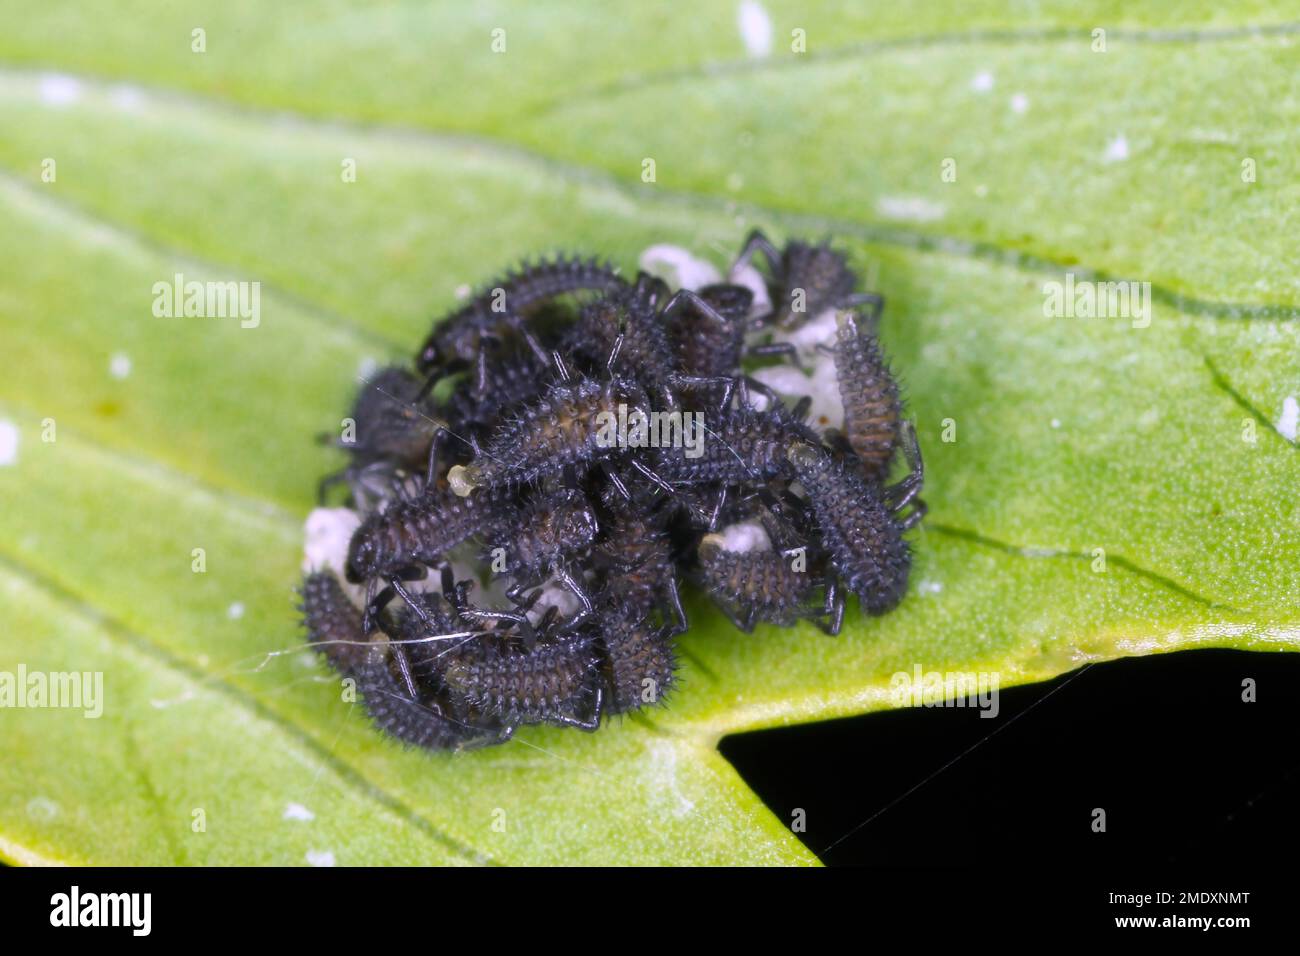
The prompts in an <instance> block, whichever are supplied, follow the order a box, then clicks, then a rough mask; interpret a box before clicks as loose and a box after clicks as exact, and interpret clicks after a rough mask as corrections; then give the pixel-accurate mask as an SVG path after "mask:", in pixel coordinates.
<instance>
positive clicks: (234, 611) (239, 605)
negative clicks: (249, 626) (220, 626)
mask: <svg viewBox="0 0 1300 956" xmlns="http://www.w3.org/2000/svg"><path fill="white" fill-rule="evenodd" d="M243 616H244V602H243V601H236V602H235V603H233V604H231V605H230V607H228V608H226V617H228V618H230V619H231V620H232V621H238V620H239V619H240V618H241V617H243Z"/></svg>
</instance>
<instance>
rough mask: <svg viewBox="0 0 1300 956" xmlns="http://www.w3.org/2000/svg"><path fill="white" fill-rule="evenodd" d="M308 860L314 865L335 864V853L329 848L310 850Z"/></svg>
mask: <svg viewBox="0 0 1300 956" xmlns="http://www.w3.org/2000/svg"><path fill="white" fill-rule="evenodd" d="M307 862H308V863H310V864H311V865H312V866H333V865H334V854H333V853H331V852H330V851H329V850H308V851H307Z"/></svg>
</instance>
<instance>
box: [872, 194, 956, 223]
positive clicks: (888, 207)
mask: <svg viewBox="0 0 1300 956" xmlns="http://www.w3.org/2000/svg"><path fill="white" fill-rule="evenodd" d="M876 211H877V212H878V213H880V215H882V216H884V217H886V218H887V219H906V220H908V221H909V222H934V221H935V220H936V219H942V218H943V217H944V216H945V215H947V214H948V210H947V208H946V207H945V206H944V205H943V203H937V202H932V201H931V200H929V199H922V198H921V197H919V196H881V197H880V199H878V200H877V201H876Z"/></svg>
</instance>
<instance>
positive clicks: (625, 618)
mask: <svg viewBox="0 0 1300 956" xmlns="http://www.w3.org/2000/svg"><path fill="white" fill-rule="evenodd" d="M859 284H860V283H859V279H858V275H857V273H856V272H855V271H854V270H853V268H852V267H851V266H850V264H849V260H848V258H847V256H846V255H845V254H844V253H842V252H841V251H840V250H838V249H836V248H834V247H832V246H831V245H830V244H829V243H815V242H805V241H800V240H792V241H790V242H788V243H787V244H786V245H785V246H784V247H778V246H777V245H775V244H773V243H772V242H771V241H770V240H768V239H767V237H766V236H764V235H763V234H762V233H758V232H755V233H753V234H751V235H750V236H749V237H748V239H747V240H746V241H745V243H744V246H743V248H742V250H741V252H740V254H739V256H738V257H737V259H736V261H735V262H734V263H733V265H732V268H731V272H730V273H729V276H728V278H727V279H726V280H725V281H722V282H715V283H713V284H711V285H706V286H703V287H701V288H699V289H674V288H672V287H671V286H670V285H669V284H668V282H666V281H665V280H664V279H662V278H658V277H655V276H652V275H649V274H647V273H645V272H642V273H639V274H638V275H636V276H634V277H632V278H625V277H624V276H623V275H622V274H620V273H619V271H618V270H617V269H616V268H614V267H613V266H611V265H607V264H606V263H605V262H604V261H602V260H600V259H597V258H581V257H575V258H566V257H559V258H554V259H543V260H540V261H538V262H536V263H533V264H525V265H524V266H523V267H521V268H519V269H516V270H514V271H511V272H508V273H507V274H505V275H504V276H502V277H499V278H498V279H496V280H495V281H491V282H488V283H485V284H483V285H482V286H481V287H480V292H478V293H476V294H474V295H473V296H472V297H470V298H469V299H468V301H466V302H465V303H464V304H463V305H461V306H459V307H457V308H456V309H454V310H453V311H452V312H451V313H449V314H448V315H446V316H444V317H443V318H442V319H441V320H439V321H438V322H436V323H435V324H434V327H433V331H432V332H430V333H429V335H428V336H427V338H426V339H425V341H424V342H423V343H422V344H421V345H420V346H419V348H418V350H417V352H416V354H415V356H414V358H413V360H412V361H411V363H410V365H409V366H407V365H393V366H390V367H388V368H384V369H382V370H381V371H379V372H377V373H375V374H373V375H372V376H370V377H369V378H368V379H367V380H366V381H365V382H363V383H362V385H361V387H360V389H359V391H358V394H357V397H356V400H355V402H354V403H353V407H352V409H351V413H350V415H349V420H350V421H351V422H352V423H353V425H354V433H353V434H351V435H345V436H344V437H343V438H342V440H341V441H338V442H337V443H338V444H340V445H341V447H343V448H344V449H345V450H346V452H347V454H348V456H349V461H348V463H347V465H346V466H344V467H343V468H341V470H340V471H338V472H337V473H336V474H335V475H333V476H330V477H329V478H328V479H326V481H325V482H324V483H323V485H322V494H326V493H328V492H329V490H330V489H331V488H333V487H334V486H339V485H341V486H343V487H345V488H346V489H347V492H348V499H347V502H346V503H347V505H348V507H349V508H350V509H351V511H352V513H353V514H354V515H355V517H354V518H352V519H351V520H353V521H358V522H359V523H358V524H357V525H356V527H355V531H353V532H351V540H350V542H349V544H348V547H347V548H346V551H345V553H342V554H337V555H335V554H330V555H327V556H325V557H324V558H323V559H320V560H317V561H315V562H313V568H312V570H311V571H310V573H308V575H307V577H306V579H305V580H304V582H303V585H302V613H303V619H304V622H305V625H306V627H307V631H308V634H309V637H310V639H311V641H312V642H313V644H314V645H315V646H316V647H317V648H318V649H319V650H320V652H321V654H322V655H323V657H324V658H325V660H326V661H328V662H329V664H330V665H331V666H333V667H334V668H335V669H336V670H337V671H338V672H339V673H340V674H342V675H344V676H346V677H350V678H352V679H353V680H355V682H356V686H357V688H358V690H359V691H360V693H361V698H362V702H363V704H364V706H365V709H366V711H367V712H368V713H369V715H370V717H371V719H372V720H373V722H374V723H375V725H376V726H377V727H379V728H380V729H381V730H382V731H384V732H385V733H387V734H388V735H389V736H391V737H394V738H396V739H398V740H400V741H403V742H404V743H406V744H409V745H413V746H418V747H423V748H427V749H432V750H462V749H468V748H473V747H481V746H486V745H491V744H499V743H503V742H505V741H508V740H509V739H510V738H511V737H512V736H513V735H514V734H515V732H516V731H517V730H518V729H519V728H520V727H524V726H529V725H535V724H547V725H551V726H556V727H568V728H573V729H579V730H585V731H594V730H596V729H597V728H599V727H600V726H601V724H602V722H604V721H605V720H606V719H607V718H609V717H611V716H613V715H617V714H626V713H630V712H633V711H637V710H642V709H644V708H648V707H661V706H665V705H666V703H667V702H668V701H669V700H670V698H671V697H674V696H676V695H678V694H682V693H686V692H687V691H686V690H683V689H682V688H681V681H680V679H679V676H678V672H677V671H678V663H677V662H678V652H677V648H676V642H677V641H678V640H679V639H680V637H681V635H683V634H684V633H686V632H687V631H688V630H689V628H690V620H689V619H688V617H687V613H686V611H685V609H684V605H683V600H682V589H683V587H684V586H686V587H694V588H698V589H699V590H700V591H701V592H702V593H703V594H705V595H707V596H708V597H709V598H710V599H711V600H712V601H713V602H714V603H715V604H716V605H717V606H718V607H719V608H720V609H721V611H722V612H723V613H724V614H725V615H726V617H727V618H728V619H730V620H731V621H732V622H733V623H734V624H735V626H736V627H737V628H738V629H739V630H740V631H742V632H744V633H746V634H749V633H752V632H754V631H755V629H756V628H757V627H759V626H760V625H766V626H780V627H792V626H809V625H811V626H812V627H815V628H819V629H820V630H822V631H824V632H826V633H827V634H829V635H832V636H834V635H837V634H839V632H840V629H841V627H842V624H843V620H844V617H845V611H846V605H847V601H848V599H849V598H850V597H853V596H856V597H857V599H858V603H859V605H860V607H861V609H862V610H863V611H864V612H866V613H868V614H880V613H884V612H886V611H888V610H889V609H891V608H892V607H894V606H895V605H896V604H897V603H898V602H899V601H900V600H902V598H903V596H904V594H905V591H906V588H907V580H908V572H909V570H910V567H911V550H910V547H909V545H908V543H907V541H906V540H905V537H904V536H905V534H906V533H907V532H908V531H909V530H910V529H911V528H913V527H914V526H915V525H916V524H917V523H918V522H919V521H920V520H921V518H922V516H923V515H924V514H925V506H924V504H923V503H922V501H921V500H920V498H919V497H918V495H919V492H920V491H921V486H922V482H923V477H924V472H923V469H922V464H921V454H920V449H919V446H918V444H917V441H916V434H915V430H914V428H913V427H912V426H911V424H910V423H909V422H908V421H907V420H906V419H905V417H904V414H903V409H902V401H901V399H900V397H899V396H900V393H899V388H898V384H897V382H896V381H895V379H894V377H893V374H892V372H891V370H890V367H889V363H888V361H887V360H886V358H885V354H884V351H883V349H882V347H881V344H880V342H879V340H878V339H877V337H876V333H877V327H878V325H879V322H880V318H881V312H882V309H883V305H884V303H883V300H882V299H881V298H880V297H879V296H877V295H874V294H872V293H870V292H866V291H862V290H860V289H859V288H858V286H859ZM769 303H770V304H769ZM823 327H824V328H829V329H833V330H834V333H833V334H832V335H829V336H827V337H826V341H823V342H821V343H820V345H818V347H817V348H816V349H815V350H812V351H811V353H810V351H809V350H808V349H807V348H806V347H804V348H796V347H795V344H794V343H793V341H792V337H793V336H796V335H800V334H802V335H803V340H804V343H805V346H806V340H807V338H808V336H809V334H810V333H811V334H812V335H814V336H815V335H816V334H817V332H816V330H820V329H821V328H823ZM810 355H811V357H810ZM801 362H805V363H806V362H812V363H825V364H833V366H834V372H835V374H834V375H833V376H832V375H829V374H827V375H824V376H823V375H821V374H820V373H818V374H813V373H814V371H815V370H814V369H812V368H805V367H802V366H801V365H800V363H801ZM773 367H775V368H776V369H777V370H778V371H779V372H781V375H782V376H783V377H782V379H781V380H782V381H790V380H803V381H807V382H808V383H809V386H808V389H784V388H783V389H779V390H778V389H776V388H773V387H772V386H771V385H770V384H765V383H767V382H771V381H775V379H774V378H772V376H771V375H769V374H768V370H770V369H772V368H773ZM822 381H833V382H835V383H836V385H835V386H832V387H833V388H834V389H836V394H835V395H834V396H826V395H820V394H817V396H816V397H817V399H818V402H817V407H818V408H824V407H828V405H827V403H828V402H829V401H830V400H832V399H837V400H838V403H839V406H840V407H842V409H843V415H842V417H841V418H836V419H835V420H830V421H826V420H823V416H822V415H821V414H820V413H819V415H818V421H816V422H809V421H808V420H807V418H808V411H809V408H810V406H811V405H812V404H813V398H814V396H813V394H810V392H811V391H812V388H813V383H814V382H817V383H820V382H822ZM818 387H820V385H819V386H818ZM899 452H901V453H902V457H903V458H904V459H905V461H906V464H907V466H908V471H907V473H906V475H905V476H904V477H902V478H901V479H900V480H898V481H897V482H896V483H894V484H890V483H889V476H890V472H891V469H892V468H893V466H894V465H895V463H896V462H895V459H896V458H898V457H899ZM813 633H815V631H814V632H813ZM747 639H755V640H758V639H761V638H759V637H754V638H747Z"/></svg>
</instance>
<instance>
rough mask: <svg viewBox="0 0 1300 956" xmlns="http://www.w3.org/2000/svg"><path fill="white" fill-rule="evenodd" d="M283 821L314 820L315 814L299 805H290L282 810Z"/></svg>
mask: <svg viewBox="0 0 1300 956" xmlns="http://www.w3.org/2000/svg"><path fill="white" fill-rule="evenodd" d="M284 819H286V820H315V819H316V814H314V813H312V812H311V811H310V810H308V809H307V808H306V807H304V806H303V805H302V804H301V803H291V804H289V805H288V806H287V807H285V808H284Z"/></svg>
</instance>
